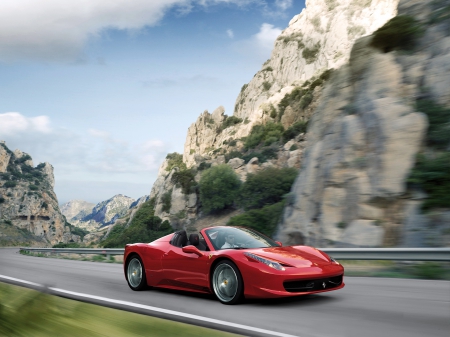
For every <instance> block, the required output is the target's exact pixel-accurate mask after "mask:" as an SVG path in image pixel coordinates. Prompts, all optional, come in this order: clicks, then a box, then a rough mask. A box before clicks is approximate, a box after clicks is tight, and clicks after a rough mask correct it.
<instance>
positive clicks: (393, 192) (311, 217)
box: [277, 0, 450, 247]
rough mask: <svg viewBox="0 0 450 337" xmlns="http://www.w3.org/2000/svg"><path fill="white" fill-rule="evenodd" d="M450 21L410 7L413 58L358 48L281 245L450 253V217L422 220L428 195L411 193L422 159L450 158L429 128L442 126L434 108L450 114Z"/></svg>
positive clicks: (311, 154) (333, 91) (366, 43)
mask: <svg viewBox="0 0 450 337" xmlns="http://www.w3.org/2000/svg"><path fill="white" fill-rule="evenodd" d="M449 12H450V2H449V1H434V2H431V1H411V0H410V1H401V2H400V4H399V15H404V17H403V18H405V16H407V17H409V18H410V17H415V18H416V19H417V20H418V22H417V24H416V25H417V27H419V26H420V30H421V31H423V36H422V38H420V39H418V41H417V42H416V45H415V47H414V48H410V49H409V50H406V51H402V50H389V49H388V48H385V49H384V50H383V49H382V50H380V49H379V48H375V47H374V46H373V43H372V41H373V37H365V38H361V39H359V40H358V41H357V42H356V44H355V45H354V47H353V48H352V51H351V54H350V60H349V63H347V64H345V65H343V66H342V67H341V68H340V69H339V70H337V71H336V72H335V73H334V76H332V78H331V80H330V81H329V83H328V84H326V86H325V89H324V91H323V94H322V97H321V99H320V102H319V104H318V107H317V109H316V111H315V113H314V114H313V116H312V119H311V121H310V126H309V129H308V134H307V135H308V142H307V145H306V148H305V151H304V155H303V158H302V170H301V172H300V174H299V176H298V178H297V180H296V182H295V184H294V186H293V188H292V195H291V198H290V204H289V205H288V207H286V209H285V211H284V216H283V219H282V222H281V224H280V227H279V229H278V235H277V238H278V239H279V240H281V241H283V242H285V243H288V244H311V245H317V246H330V245H335V246H366V247H381V246H399V245H404V246H427V245H432V246H444V245H449V244H450V235H449V233H450V210H448V209H445V208H440V209H435V210H434V211H433V212H432V213H428V214H426V213H423V211H421V207H420V206H421V205H422V203H423V200H424V199H425V198H426V197H427V195H426V194H424V193H423V190H422V189H417V188H414V187H412V186H410V185H408V184H407V180H408V177H409V176H410V175H411V170H412V169H413V167H414V166H415V165H416V155H417V154H419V153H432V155H431V156H429V158H430V159H429V160H433V159H434V158H436V157H438V156H440V155H442V153H441V152H442V149H443V150H444V151H443V153H444V155H445V152H446V151H445V148H446V149H447V151H448V150H449V149H450V143H448V139H447V146H445V144H444V146H441V150H439V149H438V148H437V147H436V146H434V145H432V142H430V141H429V140H430V135H429V133H430V130H432V129H433V128H432V126H433V125H431V124H430V123H436V122H435V121H433V118H434V120H435V113H436V112H433V111H430V107H431V105H432V104H433V105H434V104H438V103H439V104H443V105H444V106H447V107H450V100H449V94H448V93H449V91H448V86H449V84H450V83H449V78H450V77H449V76H448V74H449V72H448V70H449V69H450V55H449V53H450V30H449V26H450V22H449V19H448V13H449ZM403 21H404V22H406V21H407V20H403ZM398 22H400V21H398ZM410 27H411V28H410V29H413V28H414V29H415V28H416V27H413V26H410ZM398 29H399V28H398ZM417 30H419V29H417ZM405 39H406V37H405ZM421 102H422V104H420V103H421ZM423 102H427V103H426V104H423ZM432 102H435V103H432ZM419 107H420V108H419ZM441 111H445V108H444V107H441ZM447 111H448V110H447ZM449 122H450V114H447V120H445V118H444V120H441V122H440V123H442V124H441V125H438V127H444V129H441V131H440V132H443V134H444V133H446V134H448V132H450V128H448V127H447V128H446V129H445V123H447V124H448V123H449ZM434 127H436V126H434ZM445 130H447V131H445ZM427 133H428V135H427ZM427 138H428V140H427ZM440 153H441V154H440ZM445 156H447V155H445ZM445 158H447V157H445ZM433 170H435V169H433ZM429 174H432V175H433V174H434V175H436V174H439V173H436V172H434V173H433V171H430V172H429V173H428V175H429ZM427 179H428V178H427ZM447 193H448V191H447Z"/></svg>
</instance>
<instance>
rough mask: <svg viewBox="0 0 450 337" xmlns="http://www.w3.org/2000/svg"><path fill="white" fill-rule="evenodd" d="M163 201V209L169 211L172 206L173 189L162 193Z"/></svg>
mask: <svg viewBox="0 0 450 337" xmlns="http://www.w3.org/2000/svg"><path fill="white" fill-rule="evenodd" d="M161 202H162V211H163V212H167V213H169V212H170V208H171V207H172V190H170V191H167V192H166V193H164V194H163V195H162V197H161Z"/></svg>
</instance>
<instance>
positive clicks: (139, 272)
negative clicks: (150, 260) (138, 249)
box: [125, 255, 147, 291]
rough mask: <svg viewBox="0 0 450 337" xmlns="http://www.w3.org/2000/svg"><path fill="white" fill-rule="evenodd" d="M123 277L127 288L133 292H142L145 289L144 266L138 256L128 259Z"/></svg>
mask: <svg viewBox="0 0 450 337" xmlns="http://www.w3.org/2000/svg"><path fill="white" fill-rule="evenodd" d="M125 275H126V278H127V282H128V286H129V287H130V288H131V289H133V290H135V291H139V290H144V289H145V288H147V278H146V277H145V269H144V264H143V263H142V260H141V258H140V257H139V256H138V255H132V256H131V257H129V258H128V261H127V264H126V269H125Z"/></svg>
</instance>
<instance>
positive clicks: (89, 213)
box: [61, 194, 145, 231]
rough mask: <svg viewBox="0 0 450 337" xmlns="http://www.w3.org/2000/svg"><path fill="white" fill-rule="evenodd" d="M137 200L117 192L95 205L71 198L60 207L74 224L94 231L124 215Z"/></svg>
mask: <svg viewBox="0 0 450 337" xmlns="http://www.w3.org/2000/svg"><path fill="white" fill-rule="evenodd" d="M143 198H145V197H143ZM140 199H142V198H140ZM140 199H138V200H140ZM138 200H134V199H132V198H130V197H127V196H125V195H122V194H117V195H115V196H113V197H112V198H110V199H108V200H105V201H102V202H100V203H98V204H97V205H94V204H90V203H88V202H86V201H81V200H72V201H69V202H68V203H66V204H64V205H62V206H61V208H62V209H63V212H64V215H66V217H67V218H68V219H69V221H70V222H71V223H72V224H73V225H74V226H76V227H80V228H83V229H86V230H89V231H96V230H99V229H101V228H102V227H105V226H109V225H111V224H113V223H114V222H115V221H116V220H117V219H119V218H121V217H124V216H125V215H126V214H127V212H128V210H129V209H130V207H131V206H132V205H133V204H137V203H138V202H139V201H138Z"/></svg>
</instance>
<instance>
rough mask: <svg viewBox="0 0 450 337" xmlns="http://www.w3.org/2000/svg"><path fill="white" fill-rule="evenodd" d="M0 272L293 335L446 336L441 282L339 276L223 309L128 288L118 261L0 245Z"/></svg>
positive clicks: (445, 293) (447, 301)
mask: <svg viewBox="0 0 450 337" xmlns="http://www.w3.org/2000/svg"><path fill="white" fill-rule="evenodd" d="M0 275H5V276H8V277H13V278H17V279H21V280H26V281H30V282H34V283H38V284H44V285H47V286H49V287H55V288H59V289H64V290H68V291H72V292H77V293H84V294H89V295H95V296H101V297H106V298H109V299H114V300H119V301H127V302H133V303H137V304H141V305H146V306H153V307H158V308H163V309H168V310H175V311H178V312H184V313H187V314H191V315H198V316H202V317H207V318H213V319H218V320H222V321H227V322H231V323H237V324H243V325H246V326H252V327H258V328H262V329H266V330H270V331H276V332H281V333H285V334H289V335H294V336H299V337H313V336H314V337H319V336H330V337H331V336H332V337H341V336H342V337H352V336H355V337H361V336H364V337H371V336H374V337H378V336H386V337H390V336H405V337H413V336H417V337H424V336H426V337H432V336H445V337H447V336H449V333H450V282H448V281H426V280H406V279H387V278H359V277H346V278H345V283H346V287H345V288H344V289H342V290H338V291H333V292H328V293H323V294H320V295H312V296H306V297H296V298H289V299H277V300H247V301H245V302H244V303H242V304H239V305H234V306H227V305H223V304H221V303H220V302H218V301H217V300H215V298H214V297H213V296H208V295H198V294H194V293H187V292H186V293H185V292H177V291H168V290H155V289H152V290H146V291H143V292H134V291H132V290H131V289H130V288H129V287H128V285H127V283H126V281H125V278H124V276H123V270H122V266H121V265H119V264H107V263H99V262H84V261H72V260H60V259H51V258H39V257H32V256H24V255H20V254H19V253H18V249H17V248H8V249H0ZM1 280H2V279H1V278H0V281H1ZM75 297H76V296H75ZM249 335H258V333H249Z"/></svg>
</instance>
